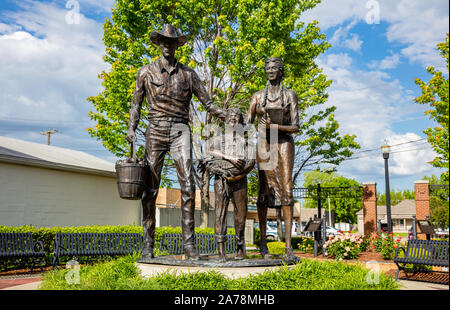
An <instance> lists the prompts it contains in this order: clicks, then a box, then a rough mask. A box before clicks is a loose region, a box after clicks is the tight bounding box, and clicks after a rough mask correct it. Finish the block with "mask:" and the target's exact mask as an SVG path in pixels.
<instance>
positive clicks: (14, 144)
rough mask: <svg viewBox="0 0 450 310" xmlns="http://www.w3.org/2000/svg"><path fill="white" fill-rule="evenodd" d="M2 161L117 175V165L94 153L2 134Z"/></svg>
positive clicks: (0, 154)
mask: <svg viewBox="0 0 450 310" xmlns="http://www.w3.org/2000/svg"><path fill="white" fill-rule="evenodd" d="M0 162H8V163H15V164H21V165H27V166H37V167H42V168H49V169H56V170H66V171H72V172H82V173H88V174H97V175H105V176H115V175H116V172H115V165H114V164H113V163H111V162H108V161H106V160H103V159H101V158H98V157H95V156H93V155H90V154H87V153H84V152H80V151H74V150H70V149H65V148H61V147H56V146H51V145H46V144H40V143H35V142H28V141H23V140H18V139H13V138H7V137H1V136H0Z"/></svg>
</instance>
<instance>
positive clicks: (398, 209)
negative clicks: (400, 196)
mask: <svg viewBox="0 0 450 310" xmlns="http://www.w3.org/2000/svg"><path fill="white" fill-rule="evenodd" d="M356 214H357V215H362V214H363V210H362V209H361V210H359V211H358V212H356ZM385 214H386V206H377V215H385ZM391 214H392V215H413V214H416V202H415V201H414V200H411V199H405V200H403V201H401V202H399V203H398V204H396V205H395V206H391Z"/></svg>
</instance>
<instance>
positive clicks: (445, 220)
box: [422, 175, 449, 228]
mask: <svg viewBox="0 0 450 310" xmlns="http://www.w3.org/2000/svg"><path fill="white" fill-rule="evenodd" d="M422 179H423V180H428V182H429V184H430V187H432V186H433V185H443V184H444V183H445V179H444V177H443V176H442V175H441V176H440V177H439V176H436V175H432V176H431V177H428V176H425V177H423V178H422ZM447 185H448V184H447ZM430 221H431V222H432V223H433V225H434V226H436V227H441V228H446V227H448V225H449V189H448V187H447V188H443V187H439V188H438V189H436V190H432V191H431V192H430Z"/></svg>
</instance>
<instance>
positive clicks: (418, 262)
mask: <svg viewBox="0 0 450 310" xmlns="http://www.w3.org/2000/svg"><path fill="white" fill-rule="evenodd" d="M400 251H403V253H404V257H399V253H400ZM448 259H449V257H448V241H439V240H420V239H412V240H408V244H407V247H406V250H405V249H404V248H403V247H399V248H398V249H397V250H396V252H395V257H394V262H395V263H396V265H397V267H398V270H397V273H396V275H395V279H396V280H398V275H399V273H400V271H401V270H403V271H404V273H405V275H406V278H407V279H408V269H410V268H406V265H408V264H413V265H414V266H416V267H420V266H430V267H433V266H436V267H447V268H448ZM413 272H417V270H416V269H415V268H414V269H413Z"/></svg>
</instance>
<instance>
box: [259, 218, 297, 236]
mask: <svg viewBox="0 0 450 310" xmlns="http://www.w3.org/2000/svg"><path fill="white" fill-rule="evenodd" d="M255 227H256V228H259V223H255ZM281 229H282V231H283V233H284V231H285V228H284V222H283V224H282V227H281ZM299 234H300V227H299V226H298V223H297V222H295V221H293V223H292V230H291V236H292V237H296V236H298V235H299ZM266 236H267V239H269V240H275V239H277V238H278V225H277V222H276V221H267V228H266Z"/></svg>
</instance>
